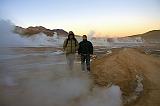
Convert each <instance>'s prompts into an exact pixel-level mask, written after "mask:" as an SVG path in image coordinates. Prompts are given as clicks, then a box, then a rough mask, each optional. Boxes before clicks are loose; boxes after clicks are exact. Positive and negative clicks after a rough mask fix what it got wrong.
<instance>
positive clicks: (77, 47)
mask: <svg viewBox="0 0 160 106" xmlns="http://www.w3.org/2000/svg"><path fill="white" fill-rule="evenodd" d="M78 49H79V43H78V41H77V40H76V50H78Z"/></svg>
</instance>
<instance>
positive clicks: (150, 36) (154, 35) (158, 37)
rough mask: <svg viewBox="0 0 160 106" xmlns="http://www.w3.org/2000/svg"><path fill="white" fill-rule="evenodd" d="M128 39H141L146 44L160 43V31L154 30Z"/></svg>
mask: <svg viewBox="0 0 160 106" xmlns="http://www.w3.org/2000/svg"><path fill="white" fill-rule="evenodd" d="M128 37H141V38H142V39H144V40H145V41H146V42H160V30H152V31H148V32H146V33H143V34H137V35H132V36H128Z"/></svg>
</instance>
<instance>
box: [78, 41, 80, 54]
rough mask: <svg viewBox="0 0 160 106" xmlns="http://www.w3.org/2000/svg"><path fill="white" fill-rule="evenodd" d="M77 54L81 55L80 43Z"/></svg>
mask: <svg viewBox="0 0 160 106" xmlns="http://www.w3.org/2000/svg"><path fill="white" fill-rule="evenodd" d="M78 54H81V43H79V48H78Z"/></svg>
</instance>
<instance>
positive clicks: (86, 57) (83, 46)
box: [78, 35, 93, 72]
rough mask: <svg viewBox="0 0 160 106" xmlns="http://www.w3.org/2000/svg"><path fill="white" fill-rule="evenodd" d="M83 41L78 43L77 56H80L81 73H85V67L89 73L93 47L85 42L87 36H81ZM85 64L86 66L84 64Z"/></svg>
mask: <svg viewBox="0 0 160 106" xmlns="http://www.w3.org/2000/svg"><path fill="white" fill-rule="evenodd" d="M82 38H83V41H81V42H80V43H79V49H78V54H80V55H81V67H82V71H85V68H86V66H87V70H88V72H90V56H91V55H92V54H93V45H92V43H91V42H90V41H88V40H87V36H86V35H83V37H82ZM85 62H86V64H85Z"/></svg>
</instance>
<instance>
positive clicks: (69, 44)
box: [63, 31, 79, 70]
mask: <svg viewBox="0 0 160 106" xmlns="http://www.w3.org/2000/svg"><path fill="white" fill-rule="evenodd" d="M78 47H79V45H78V41H77V40H76V38H75V35H74V33H73V32H72V31H69V34H68V38H67V39H65V40H64V43H63V49H64V52H65V54H66V60H67V64H68V67H69V69H70V70H73V66H74V60H75V53H76V51H77V50H78Z"/></svg>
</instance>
